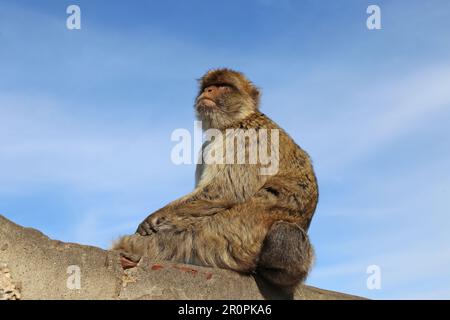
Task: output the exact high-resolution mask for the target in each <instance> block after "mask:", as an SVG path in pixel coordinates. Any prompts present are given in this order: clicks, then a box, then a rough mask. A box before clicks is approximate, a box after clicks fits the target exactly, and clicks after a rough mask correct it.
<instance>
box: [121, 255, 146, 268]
mask: <svg viewBox="0 0 450 320" xmlns="http://www.w3.org/2000/svg"><path fill="white" fill-rule="evenodd" d="M140 260H141V257H140V256H138V255H135V254H128V253H123V252H122V253H120V264H121V265H122V268H123V269H125V270H126V269H131V268H134V267H136V266H137V264H138V263H139V261H140Z"/></svg>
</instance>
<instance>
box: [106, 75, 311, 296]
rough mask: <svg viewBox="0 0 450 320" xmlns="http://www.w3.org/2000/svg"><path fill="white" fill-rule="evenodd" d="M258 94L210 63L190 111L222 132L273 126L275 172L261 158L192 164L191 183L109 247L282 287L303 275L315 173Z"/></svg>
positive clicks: (243, 80) (308, 260) (306, 269)
mask: <svg viewBox="0 0 450 320" xmlns="http://www.w3.org/2000/svg"><path fill="white" fill-rule="evenodd" d="M205 97H209V98H211V99H210V100H208V99H203V98H205ZM259 97H260V92H259V90H258V89H257V88H256V87H255V86H254V85H253V84H252V83H251V82H250V81H248V80H247V79H246V78H245V76H244V75H243V74H242V73H239V72H235V71H232V70H229V69H218V70H212V71H209V72H208V73H206V74H205V75H204V76H203V77H202V78H201V79H200V92H199V95H198V97H197V100H196V111H197V117H198V118H199V119H200V120H202V121H203V123H204V127H206V129H207V128H216V129H218V130H220V131H221V132H223V133H224V134H225V132H226V129H230V128H235V129H238V128H240V129H255V130H260V129H262V128H265V129H279V130H280V131H279V146H280V150H279V170H278V172H277V173H276V174H274V175H272V176H267V175H261V174H260V171H259V169H260V167H261V165H260V164H208V165H207V164H199V165H198V166H197V172H196V180H197V184H196V188H195V190H194V191H193V192H192V193H190V194H188V195H186V196H184V197H182V198H181V199H178V200H176V201H174V202H172V203H170V204H168V205H167V206H165V207H164V208H162V209H160V210H158V211H156V212H155V213H153V214H152V215H150V216H149V217H148V218H147V219H145V220H144V221H143V222H142V223H141V225H140V226H139V228H138V230H137V234H135V235H131V236H125V237H123V238H121V239H120V240H119V241H118V242H117V243H116V244H115V246H114V249H116V250H122V251H124V252H127V253H131V254H138V255H142V256H148V257H150V258H152V259H155V260H172V261H177V262H183V263H190V264H198V265H205V266H213V267H219V268H227V269H231V270H235V271H238V272H244V273H257V274H259V275H261V277H263V278H264V279H265V280H267V281H268V282H270V283H273V284H275V285H277V286H280V287H283V288H289V290H291V289H292V288H293V287H294V286H295V285H296V284H298V283H299V282H300V281H303V280H304V279H305V278H306V276H307V274H308V272H309V269H310V267H311V264H312V260H313V250H312V246H311V245H310V242H309V239H308V237H307V234H306V231H307V230H308V227H309V224H310V222H311V219H312V216H313V214H314V211H315V209H316V205H317V200H318V188H317V182H316V177H315V175H314V171H313V168H312V165H311V161H310V159H309V157H308V155H307V154H306V153H305V152H304V151H303V150H302V149H301V148H300V147H299V146H298V145H297V144H296V143H295V142H294V141H293V140H292V139H291V137H289V135H288V134H286V133H285V132H284V131H283V130H282V129H280V128H279V127H278V125H276V124H275V123H274V122H273V121H271V120H270V119H269V118H268V117H267V116H266V115H264V114H263V113H262V112H260V111H259ZM212 101H214V102H212ZM245 143H246V144H248V142H245ZM207 146H209V147H211V143H206V144H205V145H204V148H206V147H207ZM213 147H214V145H213Z"/></svg>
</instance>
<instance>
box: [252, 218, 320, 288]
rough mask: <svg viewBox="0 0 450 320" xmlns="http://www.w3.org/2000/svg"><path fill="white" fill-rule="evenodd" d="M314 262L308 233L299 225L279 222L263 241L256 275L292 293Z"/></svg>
mask: <svg viewBox="0 0 450 320" xmlns="http://www.w3.org/2000/svg"><path fill="white" fill-rule="evenodd" d="M313 260H314V252H313V248H312V246H311V244H310V242H309V239H308V236H307V234H306V232H305V231H304V230H303V229H302V228H301V227H300V226H298V224H296V223H291V222H286V221H277V222H275V223H274V224H273V226H272V227H271V228H270V230H269V232H268V233H267V236H266V238H265V239H264V243H263V246H262V249H261V254H260V257H259V263H258V268H257V271H256V272H257V274H259V275H260V276H261V277H262V278H263V279H265V280H266V281H268V282H269V283H271V284H274V285H276V286H277V287H280V288H284V289H285V290H287V291H292V290H293V289H294V288H295V286H296V285H298V284H299V283H300V282H303V281H304V280H305V279H306V277H307V275H308V272H309V270H310V269H311V265H312V263H313Z"/></svg>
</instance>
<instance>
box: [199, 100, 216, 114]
mask: <svg viewBox="0 0 450 320" xmlns="http://www.w3.org/2000/svg"><path fill="white" fill-rule="evenodd" d="M196 107H197V110H198V111H200V112H202V111H213V110H214V109H219V108H218V107H217V103H216V102H215V101H214V100H212V99H210V98H201V99H198V100H197V103H196Z"/></svg>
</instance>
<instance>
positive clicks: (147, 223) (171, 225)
mask: <svg viewBox="0 0 450 320" xmlns="http://www.w3.org/2000/svg"><path fill="white" fill-rule="evenodd" d="M175 222H176V217H175V216H174V215H171V214H168V213H167V212H162V211H160V212H158V211H157V212H155V213H153V214H151V215H149V216H148V217H147V218H146V219H145V220H144V221H142V223H141V224H140V225H139V227H138V229H137V231H136V232H137V233H139V234H140V235H141V236H148V235H150V234H152V233H156V232H158V231H160V230H173V229H176V224H175Z"/></svg>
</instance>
